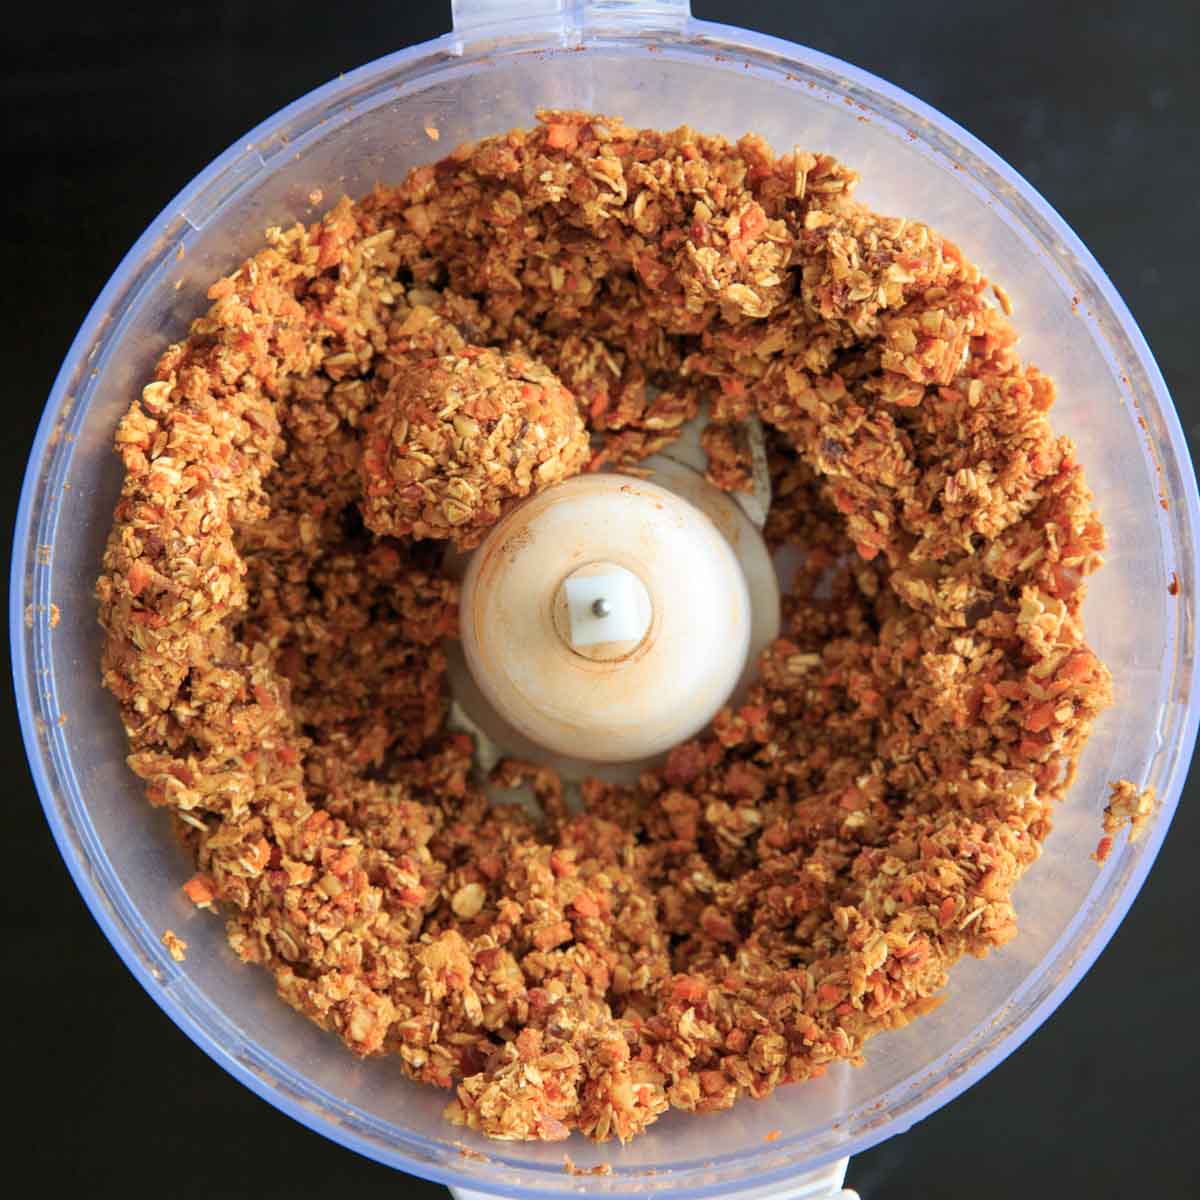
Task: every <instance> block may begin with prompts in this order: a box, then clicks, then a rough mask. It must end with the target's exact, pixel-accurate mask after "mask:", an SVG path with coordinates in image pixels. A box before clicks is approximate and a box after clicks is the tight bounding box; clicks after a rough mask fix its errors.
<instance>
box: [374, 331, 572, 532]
mask: <svg viewBox="0 0 1200 1200" xmlns="http://www.w3.org/2000/svg"><path fill="white" fill-rule="evenodd" d="M588 458H589V448H588V434H587V429H586V427H585V425H584V423H583V420H582V418H581V417H580V415H579V411H578V409H577V407H576V404H575V398H574V397H573V396H572V395H571V393H570V392H569V391H567V389H566V388H565V387H564V386H563V385H562V384H561V383H560V382H559V380H558V379H557V377H556V376H555V375H553V374H552V373H551V372H550V371H549V370H547V368H546V367H544V366H542V365H541V364H540V363H538V362H536V361H535V360H533V359H531V358H528V357H527V356H525V355H522V354H519V353H513V354H501V353H499V352H498V351H496V350H490V349H481V348H478V347H468V348H467V349H465V350H464V351H462V352H461V353H460V354H453V355H445V356H442V357H440V358H430V359H425V360H423V361H421V362H418V363H414V364H413V365H411V366H408V367H405V368H403V369H402V370H400V371H398V372H397V373H396V375H395V376H394V377H393V378H392V380H391V382H390V383H389V385H388V390H387V392H386V393H385V394H384V396H383V397H382V399H381V400H380V402H379V404H378V405H377V407H376V408H375V409H374V411H373V412H372V413H371V414H370V415H369V417H368V418H367V422H366V438H365V441H364V443H363V454H362V467H361V474H362V485H363V494H362V499H361V501H360V508H361V511H362V517H363V522H364V524H365V525H366V526H367V528H368V529H370V530H371V531H372V532H374V533H376V534H380V535H385V536H393V537H402V536H410V537H416V538H450V539H452V540H453V541H454V543H455V544H456V545H457V546H458V547H459V548H460V549H463V550H469V549H471V548H472V547H474V546H476V545H478V544H479V542H480V541H482V539H483V535H484V533H485V532H486V531H487V529H488V528H489V526H491V525H493V524H494V523H495V522H496V521H497V520H498V519H499V518H500V516H501V514H502V512H503V511H504V507H505V505H506V503H508V502H510V501H513V500H516V499H520V498H521V497H524V496H528V495H529V494H530V493H531V492H535V491H537V490H539V489H540V488H543V487H546V486H548V485H549V484H552V483H557V482H558V481H559V480H561V479H566V478H567V477H568V476H569V475H575V474H577V473H578V472H579V471H581V470H582V469H583V467H584V466H585V464H586V463H587V461H588Z"/></svg>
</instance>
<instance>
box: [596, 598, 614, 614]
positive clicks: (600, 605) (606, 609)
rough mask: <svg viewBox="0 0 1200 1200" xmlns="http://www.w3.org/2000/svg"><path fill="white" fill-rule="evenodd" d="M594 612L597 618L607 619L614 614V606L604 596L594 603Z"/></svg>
mask: <svg viewBox="0 0 1200 1200" xmlns="http://www.w3.org/2000/svg"><path fill="white" fill-rule="evenodd" d="M592 612H593V613H594V614H595V615H596V616H597V617H607V616H608V614H609V613H610V612H612V605H611V604H609V602H608V601H607V600H605V598H604V597H603V596H597V597H596V599H595V600H593V601H592Z"/></svg>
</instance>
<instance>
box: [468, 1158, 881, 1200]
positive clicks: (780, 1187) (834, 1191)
mask: <svg viewBox="0 0 1200 1200" xmlns="http://www.w3.org/2000/svg"><path fill="white" fill-rule="evenodd" d="M849 1164H850V1160H849V1159H848V1158H839V1159H838V1160H837V1161H836V1162H831V1163H829V1164H828V1165H827V1166H824V1167H820V1168H819V1169H818V1170H816V1171H807V1172H805V1173H804V1174H803V1175H797V1176H796V1177H795V1178H793V1179H789V1180H788V1181H787V1182H786V1183H772V1184H767V1185H766V1186H764V1187H760V1188H743V1189H742V1190H741V1191H737V1192H726V1193H725V1195H724V1197H723V1198H722V1200H859V1196H858V1193H857V1192H855V1191H851V1190H850V1189H849V1188H844V1187H842V1184H843V1183H845V1181H846V1168H847V1166H849ZM587 1191H588V1188H587V1184H586V1183H584V1182H582V1181H581V1182H580V1184H579V1193H580V1195H586V1194H587ZM450 1194H451V1195H452V1196H453V1197H454V1200H498V1198H497V1197H495V1196H492V1195H490V1194H489V1193H487V1192H472V1191H468V1190H467V1189H466V1188H451V1189H450Z"/></svg>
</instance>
